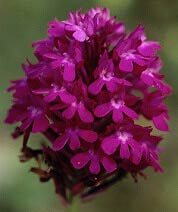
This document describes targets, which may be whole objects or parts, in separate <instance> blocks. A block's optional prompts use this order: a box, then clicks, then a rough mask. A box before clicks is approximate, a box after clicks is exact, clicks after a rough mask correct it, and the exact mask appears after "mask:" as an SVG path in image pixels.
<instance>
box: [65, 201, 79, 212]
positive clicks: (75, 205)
mask: <svg viewBox="0 0 178 212" xmlns="http://www.w3.org/2000/svg"><path fill="white" fill-rule="evenodd" d="M79 205H80V200H79V198H73V200H72V203H71V204H70V205H69V206H68V207H67V208H66V212H79Z"/></svg>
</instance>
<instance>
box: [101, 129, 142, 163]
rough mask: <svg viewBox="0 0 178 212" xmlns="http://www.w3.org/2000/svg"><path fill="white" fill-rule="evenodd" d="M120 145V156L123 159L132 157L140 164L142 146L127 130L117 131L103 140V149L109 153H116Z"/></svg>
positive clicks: (133, 160)
mask: <svg viewBox="0 0 178 212" xmlns="http://www.w3.org/2000/svg"><path fill="white" fill-rule="evenodd" d="M118 147H120V153H119V157H120V158H121V159H131V161H132V162H133V163H134V164H139V162H140V160H141V148H140V145H139V143H138V142H137V141H135V140H134V139H133V136H132V134H130V133H128V132H126V131H117V132H116V133H115V134H113V135H111V136H108V137H106V138H104V140H103V141H102V149H103V151H104V152H105V153H106V154H108V155H112V154H114V153H115V152H116V150H117V148H118Z"/></svg>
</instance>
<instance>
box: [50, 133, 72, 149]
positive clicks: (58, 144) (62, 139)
mask: <svg viewBox="0 0 178 212" xmlns="http://www.w3.org/2000/svg"><path fill="white" fill-rule="evenodd" d="M68 140H69V135H68V134H67V133H65V134H63V135H61V136H59V137H58V138H57V139H56V140H55V141H54V143H53V150H54V151H59V150H61V149H62V148H63V147H64V146H65V145H66V143H67V142H68Z"/></svg>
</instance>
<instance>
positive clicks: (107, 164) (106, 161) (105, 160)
mask: <svg viewBox="0 0 178 212" xmlns="http://www.w3.org/2000/svg"><path fill="white" fill-rule="evenodd" d="M101 163H102V165H103V167H104V168H105V170H106V171H107V172H108V173H111V172H113V171H115V170H116V169H117V163H116V162H115V161H114V160H113V159H112V158H110V157H106V156H104V157H102V158H101Z"/></svg>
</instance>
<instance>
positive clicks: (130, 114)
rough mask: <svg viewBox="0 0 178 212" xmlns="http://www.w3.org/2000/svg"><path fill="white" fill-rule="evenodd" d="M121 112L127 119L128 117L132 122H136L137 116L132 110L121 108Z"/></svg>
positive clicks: (125, 107)
mask: <svg viewBox="0 0 178 212" xmlns="http://www.w3.org/2000/svg"><path fill="white" fill-rule="evenodd" d="M122 111H123V112H124V113H125V114H126V115H127V116H128V117H130V118H132V119H134V120H137V119H138V114H137V113H136V112H135V111H134V110H132V109H130V108H129V107H127V106H123V107H122Z"/></svg>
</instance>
